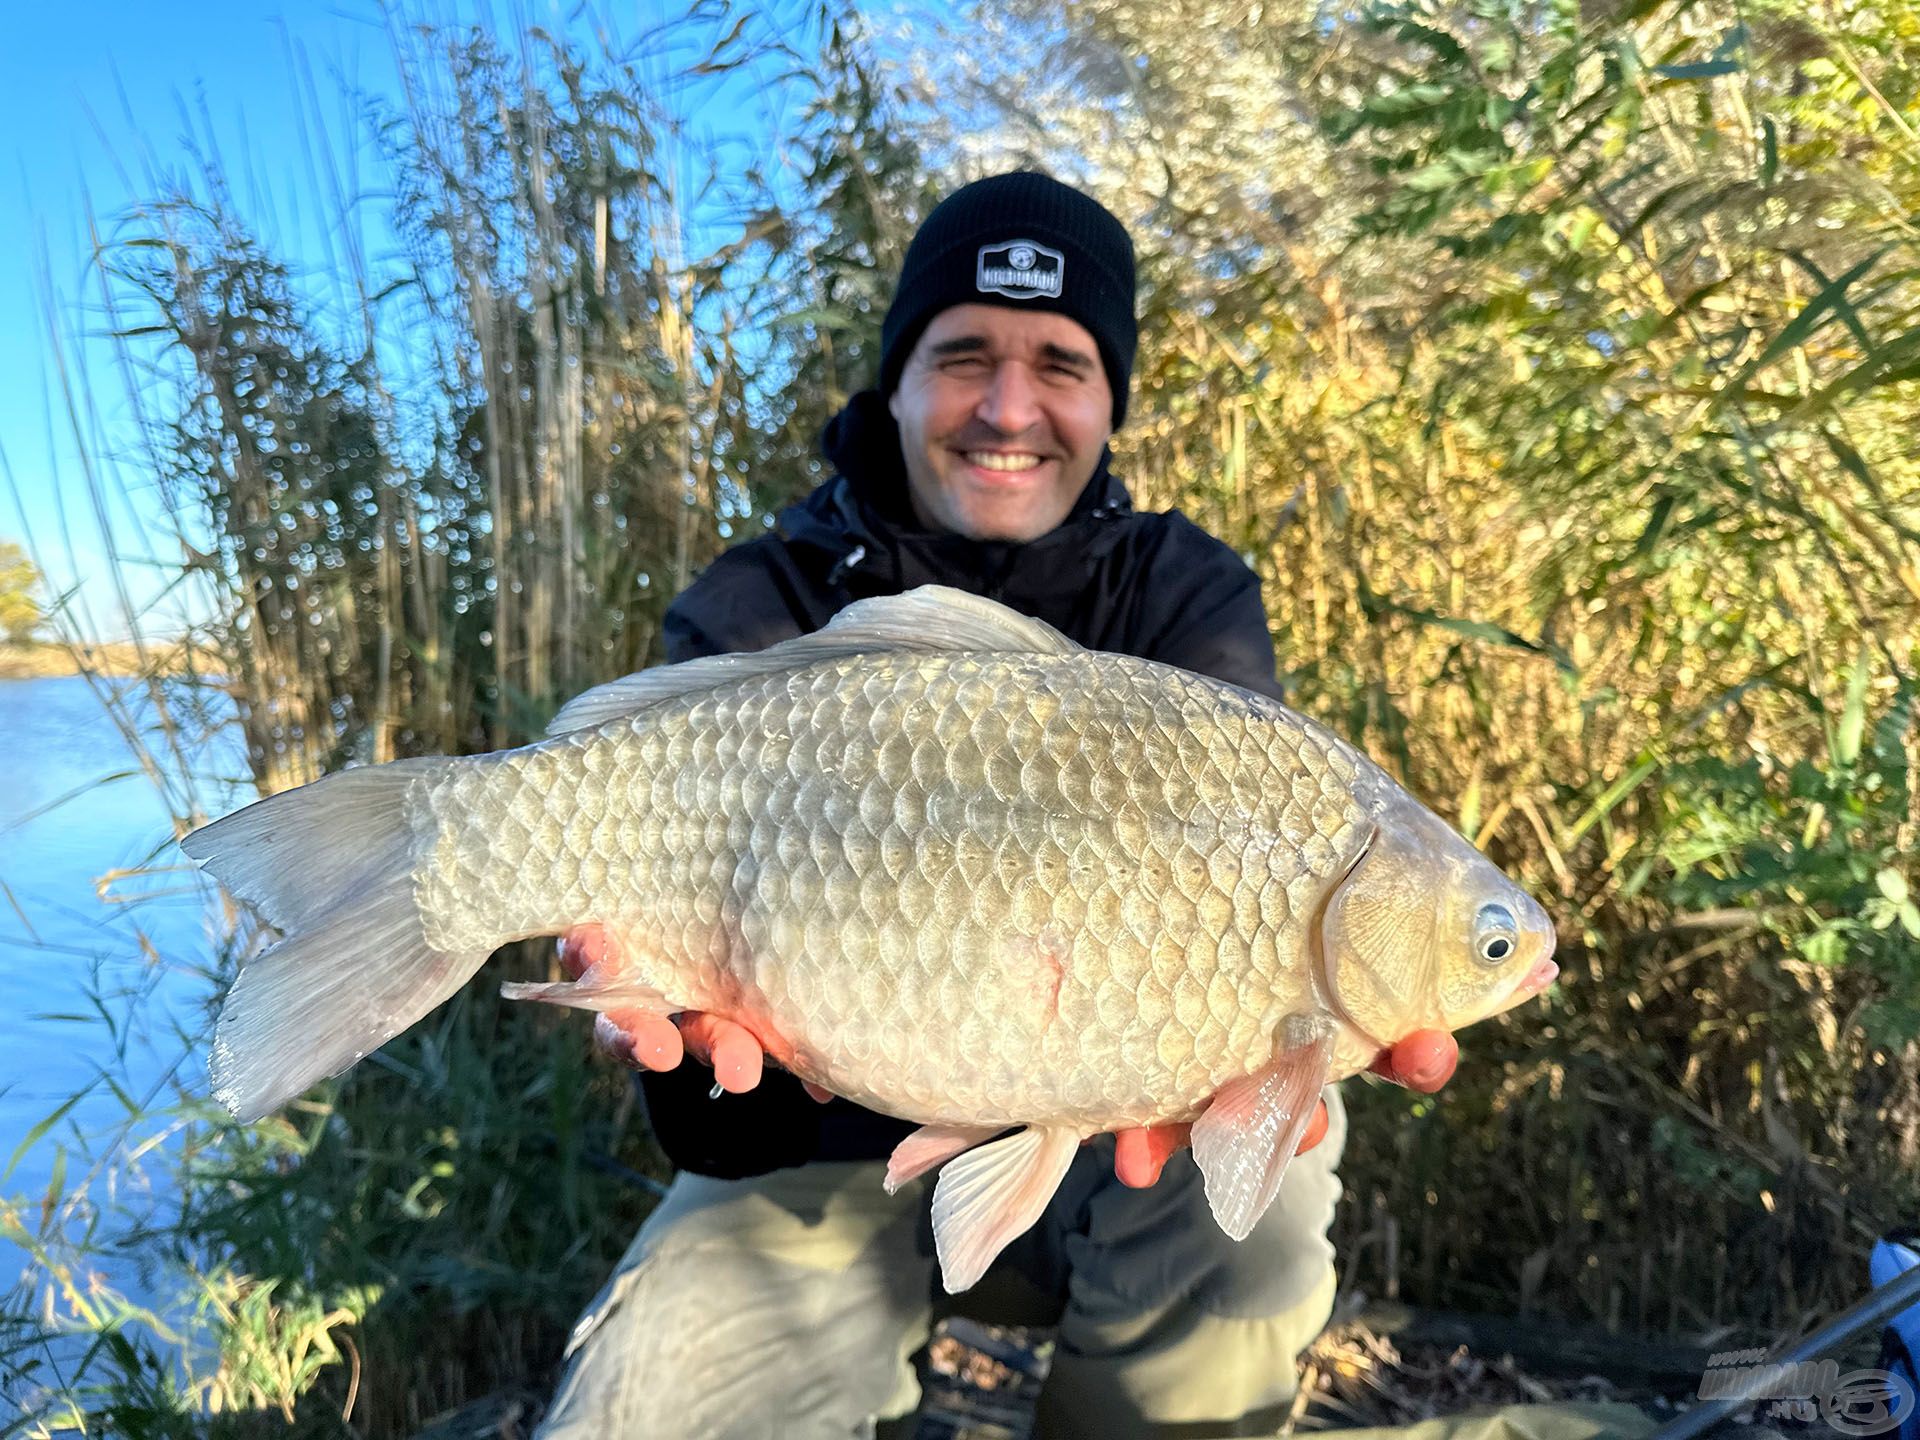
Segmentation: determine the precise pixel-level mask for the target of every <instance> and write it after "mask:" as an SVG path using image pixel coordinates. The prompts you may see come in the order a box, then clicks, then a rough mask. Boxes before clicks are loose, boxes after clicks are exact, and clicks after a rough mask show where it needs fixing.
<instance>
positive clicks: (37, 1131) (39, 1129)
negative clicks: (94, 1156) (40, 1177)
mask: <svg viewBox="0 0 1920 1440" xmlns="http://www.w3.org/2000/svg"><path fill="white" fill-rule="evenodd" d="M81 1093H82V1094H84V1093H85V1092H84V1091H82V1092H81ZM79 1103H80V1096H79V1095H69V1096H68V1097H67V1098H66V1100H65V1101H64V1102H62V1104H61V1105H60V1107H59V1108H58V1109H57V1110H55V1111H54V1112H53V1113H52V1114H51V1115H49V1116H47V1118H46V1119H44V1120H42V1121H41V1122H40V1123H39V1124H38V1125H36V1126H34V1127H33V1128H32V1129H31V1130H29V1131H27V1138H26V1139H24V1140H22V1141H21V1142H20V1144H19V1145H18V1146H17V1147H15V1149H14V1152H13V1158H12V1159H11V1160H9V1161H7V1168H6V1170H5V1171H4V1172H0V1180H6V1179H8V1178H9V1177H10V1176H11V1175H12V1174H13V1172H14V1170H15V1169H16V1168H17V1167H18V1166H19V1164H20V1162H21V1160H22V1159H24V1158H25V1157H26V1153H27V1152H28V1151H29V1150H31V1149H32V1148H33V1147H34V1146H35V1145H36V1144H38V1143H39V1141H40V1137H41V1136H43V1135H45V1134H46V1133H47V1132H48V1131H49V1130H51V1129H52V1128H53V1127H54V1126H56V1125H58V1124H59V1123H60V1122H61V1121H62V1120H64V1119H66V1117H67V1112H68V1111H69V1110H71V1109H73V1107H74V1106H76V1105H78V1104H79Z"/></svg>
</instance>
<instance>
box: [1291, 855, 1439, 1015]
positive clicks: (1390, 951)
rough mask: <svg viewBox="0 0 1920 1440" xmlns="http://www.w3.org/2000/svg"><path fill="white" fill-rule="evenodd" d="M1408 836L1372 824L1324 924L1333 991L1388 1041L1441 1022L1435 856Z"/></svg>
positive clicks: (1343, 1007)
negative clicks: (1436, 986)
mask: <svg viewBox="0 0 1920 1440" xmlns="http://www.w3.org/2000/svg"><path fill="white" fill-rule="evenodd" d="M1409 841H1410V837H1409V836H1408V835H1407V834H1406V832H1405V831H1403V830H1402V829H1401V827H1399V826H1397V825H1380V826H1377V827H1375V829H1374V833H1373V838H1372V839H1371V840H1370V841H1369V842H1368V843H1367V847H1366V849H1365V850H1363V851H1362V852H1361V854H1360V858H1359V859H1358V860H1357V861H1355V862H1354V866H1353V868H1352V869H1351V870H1350V871H1348V872H1347V876H1346V878H1345V879H1344V880H1342V881H1341V882H1340V884H1339V885H1338V886H1337V887H1336V888H1335V889H1334V892H1333V895H1332V896H1331V897H1330V898H1329V900H1328V902H1327V910H1326V916H1325V919H1324V920H1323V921H1322V923H1321V931H1320V934H1321V945H1322V952H1321V953H1322V963H1323V965H1324V967H1325V980H1326V985H1327V993H1328V995H1329V996H1330V997H1331V998H1332V1000H1333V1001H1334V1003H1335V1005H1336V1006H1337V1007H1338V1009H1339V1010H1340V1011H1341V1012H1343V1018H1344V1019H1345V1020H1346V1021H1347V1023H1348V1024H1349V1025H1351V1026H1353V1027H1354V1028H1355V1029H1356V1030H1359V1031H1361V1032H1363V1033H1364V1034H1365V1035H1367V1036H1368V1038H1370V1039H1372V1040H1373V1041H1375V1042H1376V1043H1377V1044H1380V1045H1383V1046H1384V1045H1389V1044H1391V1043H1392V1042H1393V1041H1394V1040H1396V1039H1398V1038H1399V1037H1400V1036H1402V1035H1404V1034H1406V1033H1407V1032H1408V1031H1410V1030H1418V1029H1422V1028H1424V1027H1426V1026H1429V1025H1434V1024H1437V1023H1438V1022H1439V1016H1438V1014H1437V1013H1436V1012H1435V1007H1434V1003H1433V986H1432V984H1431V983H1430V977H1431V976H1432V973H1433V965H1434V951H1435V938H1436V932H1437V928H1438V927H1437V924H1436V921H1437V915H1436V911H1437V909H1438V904H1439V898H1440V897H1439V887H1438V886H1436V885H1435V884H1434V883H1433V881H1434V874H1433V871H1434V866H1433V864H1432V862H1431V860H1430V859H1429V858H1428V857H1427V856H1424V855H1422V854H1420V853H1419V850H1418V848H1417V847H1416V846H1414V845H1413V844H1410V843H1409Z"/></svg>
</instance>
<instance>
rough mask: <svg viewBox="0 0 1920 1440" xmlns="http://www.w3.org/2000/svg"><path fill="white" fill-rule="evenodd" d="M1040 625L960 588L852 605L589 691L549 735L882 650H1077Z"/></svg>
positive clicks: (927, 588)
mask: <svg viewBox="0 0 1920 1440" xmlns="http://www.w3.org/2000/svg"><path fill="white" fill-rule="evenodd" d="M1081 648H1082V647H1081V646H1080V645H1077V644H1075V643H1074V642H1073V641H1072V640H1069V639H1068V638H1067V637H1066V636H1064V635H1062V634H1061V633H1060V632H1059V631H1058V630H1056V629H1054V628H1053V627H1052V626H1051V625H1049V624H1047V623H1046V622H1045V621H1042V620H1035V619H1033V618H1032V617H1031V616H1028V615H1022V614H1021V613H1020V612H1019V611H1018V610H1009V609H1008V608H1007V607H1006V606H1004V605H1001V604H998V603H996V602H994V601H992V600H987V599H983V598H982V597H981V596H978V595H969V594H968V593H967V592H966V591H964V590H954V589H951V588H949V587H948V586H945V585H922V586H921V587H920V588H919V589H917V590H909V591H908V592H907V593H906V594H904V595H877V596H875V597H874V598H872V599H871V600H856V601H854V603H853V604H851V605H849V606H847V608H846V609H844V610H842V611H841V612H840V613H839V614H838V615H835V616H834V617H833V619H832V620H830V621H828V622H827V624H826V626H825V628H823V629H820V630H816V631H815V632H814V633H813V634H811V635H801V636H799V637H798V638H796V639H793V640H782V641H781V642H780V643H779V644H778V645H769V646H768V647H767V648H766V649H764V650H755V651H752V652H751V653H748V654H745V655H708V656H704V657H702V658H701V659H698V660H685V661H682V662H681V663H680V664H678V665H662V666H659V667H658V668H656V669H653V670H642V671H640V672H639V673H638V674H636V675H627V676H623V677H622V678H620V679H618V680H614V681H611V682H609V683H608V684H605V685H597V686H595V687H594V688H593V689H591V690H588V691H586V692H585V693H583V694H580V695H577V696H575V697H574V698H573V699H572V700H569V701H568V702H567V703H566V704H565V705H564V706H562V707H561V710H560V713H559V714H558V715H555V716H554V717H553V723H552V724H551V725H549V726H548V727H547V734H549V735H565V734H567V733H568V732H569V731H573V730H590V729H592V728H593V727H594V726H596V725H604V724H606V723H607V722H608V721H609V720H615V719H618V718H619V717H620V716H622V715H631V714H632V713H633V712H634V711H636V710H641V709H645V708H646V707H647V706H649V705H657V704H659V703H660V702H661V701H663V700H671V699H673V698H674V697H675V696H679V695H686V694H690V693H692V692H693V691H695V690H706V689H710V688H711V687H713V686H716V685H721V684H724V683H726V682H727V681H730V680H741V679H745V678H746V677H748V676H750V675H767V674H772V673H773V672H775V671H779V670H798V669H800V668H801V667H802V666H805V665H814V664H818V663H819V662H820V661H823V660H838V659H843V658H845V657H846V656H849V655H870V654H874V653H875V652H879V651H887V650H919V651H935V650H987V651H997V652H1003V653H1005V652H1012V653H1017V654H1034V655H1068V654H1072V653H1073V652H1074V651H1076V650H1079V649H1081Z"/></svg>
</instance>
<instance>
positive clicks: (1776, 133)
mask: <svg viewBox="0 0 1920 1440" xmlns="http://www.w3.org/2000/svg"><path fill="white" fill-rule="evenodd" d="M1779 173H1780V127H1779V126H1778V125H1775V124H1774V123H1773V117H1772V116H1771V115H1762V116H1761V117H1760V183H1761V184H1762V185H1766V186H1769V187H1771V186H1772V184H1773V182H1774V178H1775V177H1776V176H1778V175H1779Z"/></svg>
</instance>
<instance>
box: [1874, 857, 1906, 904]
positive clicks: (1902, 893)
mask: <svg viewBox="0 0 1920 1440" xmlns="http://www.w3.org/2000/svg"><path fill="white" fill-rule="evenodd" d="M1873 883H1874V884H1875V885H1877V886H1879V887H1880V893H1881V894H1882V895H1884V896H1886V897H1887V901H1888V903H1889V904H1893V905H1905V904H1907V903H1908V902H1907V877H1906V876H1904V875H1902V874H1901V873H1900V872H1899V871H1898V870H1895V869H1894V868H1893V867H1892V866H1888V867H1887V868H1886V869H1885V870H1882V871H1881V872H1880V873H1879V874H1877V875H1875V876H1874V877H1873Z"/></svg>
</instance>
